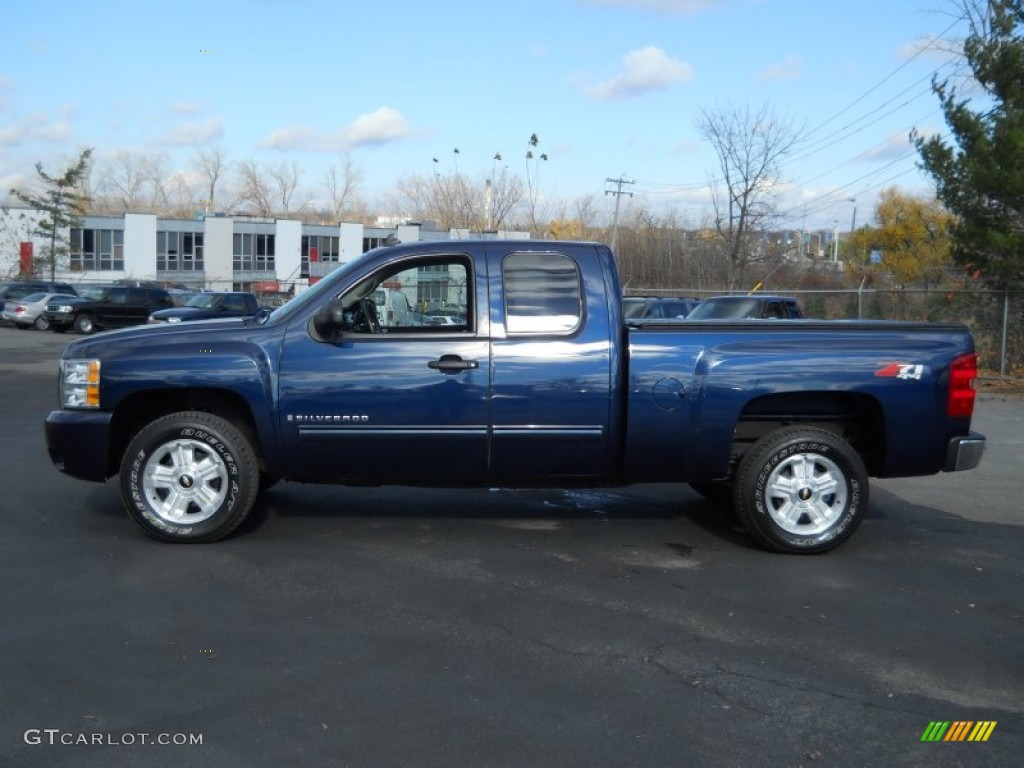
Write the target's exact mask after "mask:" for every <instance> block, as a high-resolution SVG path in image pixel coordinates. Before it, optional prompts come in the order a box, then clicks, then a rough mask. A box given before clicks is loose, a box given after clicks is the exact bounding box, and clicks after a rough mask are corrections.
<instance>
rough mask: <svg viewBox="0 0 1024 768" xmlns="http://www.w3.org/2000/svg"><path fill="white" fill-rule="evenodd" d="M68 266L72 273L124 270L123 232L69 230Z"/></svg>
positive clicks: (117, 230)
mask: <svg viewBox="0 0 1024 768" xmlns="http://www.w3.org/2000/svg"><path fill="white" fill-rule="evenodd" d="M69 251H70V254H69V257H68V262H69V263H68V266H69V268H70V269H71V271H72V272H93V271H102V272H117V271H122V270H124V230H121V229H79V228H78V227H72V228H71V242H70V248H69Z"/></svg>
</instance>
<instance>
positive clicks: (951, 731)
mask: <svg viewBox="0 0 1024 768" xmlns="http://www.w3.org/2000/svg"><path fill="white" fill-rule="evenodd" d="M996 722H997V721H996V720H978V721H974V720H954V721H952V722H950V721H949V720H932V721H931V722H930V723H928V727H927V728H925V729H924V733H922V734H921V741H988V737H989V736H991V735H992V731H994V730H995V729H996Z"/></svg>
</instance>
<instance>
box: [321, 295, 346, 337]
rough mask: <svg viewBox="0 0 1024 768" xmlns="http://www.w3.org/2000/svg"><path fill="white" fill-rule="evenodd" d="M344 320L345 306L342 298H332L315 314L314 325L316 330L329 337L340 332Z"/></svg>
mask: <svg viewBox="0 0 1024 768" xmlns="http://www.w3.org/2000/svg"><path fill="white" fill-rule="evenodd" d="M344 322H345V307H344V306H343V305H342V303H341V299H331V300H330V301H329V302H327V304H326V306H323V307H321V308H320V311H319V312H317V313H316V314H315V315H313V327H314V328H316V332H317V333H319V334H320V335H321V336H325V337H328V338H330V337H332V336H334V335H335V334H336V333H338V331H340V330H341V328H342V325H343V324H344Z"/></svg>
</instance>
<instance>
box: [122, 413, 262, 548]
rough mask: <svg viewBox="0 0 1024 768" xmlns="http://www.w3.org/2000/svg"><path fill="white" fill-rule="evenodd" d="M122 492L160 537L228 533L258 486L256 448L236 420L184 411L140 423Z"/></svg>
mask: <svg viewBox="0 0 1024 768" xmlns="http://www.w3.org/2000/svg"><path fill="white" fill-rule="evenodd" d="M120 484H121V498H122V500H123V502H124V505H125V508H126V509H127V510H128V514H129V515H130V516H131V518H132V520H134V521H135V522H136V524H138V526H139V527H140V528H142V530H143V532H145V533H146V534H147V535H148V536H152V537H153V538H155V539H159V540H161V541H172V542H181V543H196V544H198V543H204V542H211V541H217V540H218V539H223V538H224V537H225V536H227V535H229V534H230V533H231V532H232V531H234V530H235V529H236V528H237V527H238V526H239V525H241V524H242V521H243V520H245V518H246V516H248V514H249V512H250V511H252V507H253V504H254V503H255V501H256V496H257V494H258V493H259V488H260V470H259V465H258V463H257V460H256V453H255V451H254V450H253V447H252V445H251V443H250V442H249V440H248V439H247V438H246V436H245V435H244V434H243V433H242V431H241V430H239V429H238V428H236V427H235V426H234V425H233V424H231V422H229V421H227V420H225V419H222V418H221V417H219V416H215V415H213V414H211V413H206V412H204V411H184V412H181V413H172V414H170V415H168V416H164V417H162V418H159V419H157V420H156V421H154V422H152V423H150V424H148V425H147V426H145V427H143V429H142V430H141V431H139V433H138V434H136V435H135V437H134V438H133V439H132V441H131V443H130V444H129V446H128V450H127V451H125V454H124V458H123V459H122V460H121V472H120Z"/></svg>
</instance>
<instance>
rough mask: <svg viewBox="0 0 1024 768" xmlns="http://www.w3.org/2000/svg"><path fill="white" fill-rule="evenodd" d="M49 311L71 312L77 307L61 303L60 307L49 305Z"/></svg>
mask: <svg viewBox="0 0 1024 768" xmlns="http://www.w3.org/2000/svg"><path fill="white" fill-rule="evenodd" d="M47 311H48V312H62V313H64V314H70V313H71V312H74V311H75V308H74V307H72V306H71V305H70V304H61V305H60V306H59V307H49V308H47Z"/></svg>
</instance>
